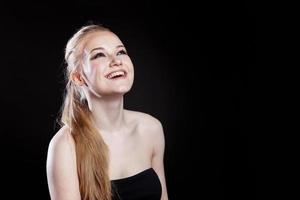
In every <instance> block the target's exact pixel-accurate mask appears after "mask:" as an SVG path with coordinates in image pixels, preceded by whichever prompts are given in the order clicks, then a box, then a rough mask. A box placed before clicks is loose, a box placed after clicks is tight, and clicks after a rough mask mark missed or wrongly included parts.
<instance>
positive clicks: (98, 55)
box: [91, 50, 127, 60]
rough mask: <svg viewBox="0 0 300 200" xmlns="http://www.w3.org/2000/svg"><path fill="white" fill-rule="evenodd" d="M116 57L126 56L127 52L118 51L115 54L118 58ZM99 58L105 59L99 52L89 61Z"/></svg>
mask: <svg viewBox="0 0 300 200" xmlns="http://www.w3.org/2000/svg"><path fill="white" fill-rule="evenodd" d="M118 55H127V52H126V51H125V50H121V51H119V52H118V53H117V56H118ZM99 57H105V55H104V53H101V52H99V53H96V55H95V56H93V57H92V58H91V60H94V59H96V58H99Z"/></svg>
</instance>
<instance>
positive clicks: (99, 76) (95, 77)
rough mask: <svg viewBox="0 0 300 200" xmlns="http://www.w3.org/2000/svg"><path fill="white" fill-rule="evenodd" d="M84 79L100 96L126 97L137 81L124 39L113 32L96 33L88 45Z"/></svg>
mask: <svg viewBox="0 0 300 200" xmlns="http://www.w3.org/2000/svg"><path fill="white" fill-rule="evenodd" d="M83 54H84V56H83V59H84V60H83V66H82V72H83V74H82V76H83V78H84V80H85V82H86V83H87V85H88V87H89V88H90V87H91V88H90V89H92V91H94V92H95V93H97V94H98V95H100V96H105V95H115V94H125V93H126V92H128V91H129V90H130V88H131V87H132V84H133V79H134V69H133V64H132V62H131V59H130V57H129V56H128V54H127V51H126V49H125V47H124V45H123V43H122V42H121V40H120V39H119V38H118V37H117V36H116V35H115V34H114V33H112V32H108V31H99V32H96V33H92V34H91V35H89V36H88V37H87V39H86V42H85V45H84V53H83Z"/></svg>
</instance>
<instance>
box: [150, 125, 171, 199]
mask: <svg viewBox="0 0 300 200" xmlns="http://www.w3.org/2000/svg"><path fill="white" fill-rule="evenodd" d="M153 126H154V130H155V132H154V134H153V137H154V138H153V140H152V141H154V149H153V156H152V167H153V169H154V170H155V172H156V173H157V175H158V177H159V179H160V182H161V185H162V196H161V200H168V192H167V187H166V180H165V171H164V161H163V160H164V150H165V138H164V132H163V128H162V125H161V123H160V122H159V121H158V120H155V123H154V124H153Z"/></svg>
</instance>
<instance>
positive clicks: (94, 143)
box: [61, 25, 112, 200]
mask: <svg viewBox="0 0 300 200" xmlns="http://www.w3.org/2000/svg"><path fill="white" fill-rule="evenodd" d="M99 31H110V30H109V29H107V28H105V27H103V26H101V25H89V26H84V27H82V28H81V29H79V30H78V31H77V32H76V33H75V34H74V35H73V36H72V37H71V39H70V40H69V41H68V43H67V45H66V49H65V61H66V63H67V69H66V79H67V84H66V92H65V99H64V104H63V108H62V116H61V122H62V125H67V126H68V127H69V129H70V131H71V134H72V136H73V138H74V141H75V148H76V162H77V173H78V178H79V186H80V194H81V199H83V200H111V198H112V197H111V196H112V192H111V183H110V180H109V176H108V159H109V158H108V147H107V145H106V144H105V142H104V141H103V138H102V137H101V135H100V133H99V132H98V130H97V129H96V127H95V125H94V122H93V120H92V117H91V111H90V110H89V106H88V102H87V100H86V97H85V95H84V93H83V91H82V88H80V86H78V85H76V84H75V83H74V82H73V81H72V80H71V79H70V76H71V73H72V72H74V70H79V71H81V70H80V68H81V67H82V63H83V46H84V45H82V44H83V42H84V41H85V40H84V39H86V38H87V36H88V35H90V34H91V33H95V32H99Z"/></svg>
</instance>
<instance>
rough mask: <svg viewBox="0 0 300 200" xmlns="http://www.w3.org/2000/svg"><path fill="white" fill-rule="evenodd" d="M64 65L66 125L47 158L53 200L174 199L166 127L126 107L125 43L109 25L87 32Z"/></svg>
mask: <svg viewBox="0 0 300 200" xmlns="http://www.w3.org/2000/svg"><path fill="white" fill-rule="evenodd" d="M65 60H66V63H67V64H68V65H67V69H66V70H67V73H66V75H67V76H66V77H67V79H68V83H67V85H66V96H65V101H64V105H63V112H62V118H61V121H62V127H61V129H60V130H59V131H58V132H57V133H56V134H55V136H54V137H53V138H52V140H51V142H50V144H49V148H48V156H47V178H48V186H49V191H50V196H51V199H52V200H80V199H82V200H111V199H113V200H117V199H122V200H127V199H128V200H129V199H130V200H135V199H139V200H142V199H147V200H150V199H153V200H156V199H157V200H161V199H163V200H166V199H168V195H167V188H166V181H165V174H164V164H163V158H164V145H165V142H164V133H163V128H162V125H161V123H160V122H159V121H158V120H157V119H156V118H154V117H152V116H150V115H149V114H145V113H141V112H136V111H131V110H127V109H124V107H123V101H124V94H125V93H126V92H128V91H129V90H130V89H131V87H132V84H133V80H134V68H133V64H132V62H131V59H130V57H129V56H128V54H127V51H126V48H125V46H124V45H123V43H122V42H121V40H120V39H119V38H118V36H117V35H116V34H114V33H113V32H111V31H110V30H109V29H107V28H105V27H103V26H100V25H89V26H85V27H82V28H81V29H80V30H79V31H78V32H76V33H75V34H74V35H73V37H72V38H71V39H70V40H69V41H68V43H67V46H66V51H65Z"/></svg>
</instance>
